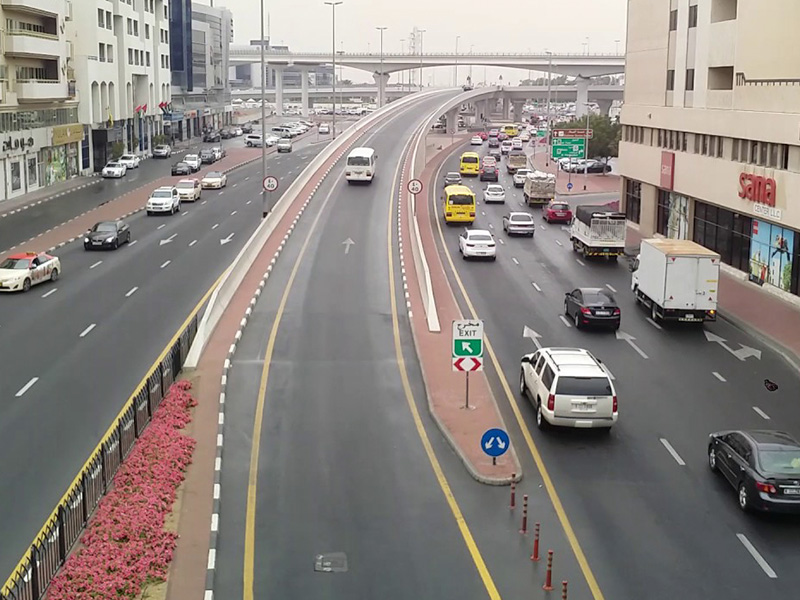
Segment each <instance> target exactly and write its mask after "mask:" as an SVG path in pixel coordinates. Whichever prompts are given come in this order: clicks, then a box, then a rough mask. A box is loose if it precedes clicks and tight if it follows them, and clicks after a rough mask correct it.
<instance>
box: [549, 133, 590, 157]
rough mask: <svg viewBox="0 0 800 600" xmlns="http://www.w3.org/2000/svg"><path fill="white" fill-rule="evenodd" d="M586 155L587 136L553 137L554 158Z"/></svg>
mask: <svg viewBox="0 0 800 600" xmlns="http://www.w3.org/2000/svg"><path fill="white" fill-rule="evenodd" d="M585 155H586V139H585V138H557V137H554V138H553V159H554V160H557V159H559V158H584V157H585Z"/></svg>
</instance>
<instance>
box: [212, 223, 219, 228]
mask: <svg viewBox="0 0 800 600" xmlns="http://www.w3.org/2000/svg"><path fill="white" fill-rule="evenodd" d="M217 227H219V223H214V226H213V227H212V228H211V229H216V228H217Z"/></svg>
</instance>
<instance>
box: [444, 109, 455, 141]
mask: <svg viewBox="0 0 800 600" xmlns="http://www.w3.org/2000/svg"><path fill="white" fill-rule="evenodd" d="M445 117H446V119H447V128H446V129H445V133H447V134H449V135H455V134H456V133H458V108H453V109H450V111H448V112H447V114H446V115H445Z"/></svg>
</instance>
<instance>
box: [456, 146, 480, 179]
mask: <svg viewBox="0 0 800 600" xmlns="http://www.w3.org/2000/svg"><path fill="white" fill-rule="evenodd" d="M458 172H459V173H461V174H462V175H469V176H474V177H477V176H478V175H479V174H480V172H481V157H480V156H478V153H477V152H464V154H462V155H461V166H460V167H459V169H458Z"/></svg>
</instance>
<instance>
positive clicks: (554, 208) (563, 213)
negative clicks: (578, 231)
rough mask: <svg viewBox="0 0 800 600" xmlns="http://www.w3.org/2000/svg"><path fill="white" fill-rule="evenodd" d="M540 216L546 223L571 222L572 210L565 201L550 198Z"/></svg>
mask: <svg viewBox="0 0 800 600" xmlns="http://www.w3.org/2000/svg"><path fill="white" fill-rule="evenodd" d="M542 218H543V219H544V220H545V221H547V222H548V223H572V210H571V209H570V207H569V204H567V203H566V202H562V201H560V200H551V201H550V204H548V205H547V206H545V208H544V210H543V211H542Z"/></svg>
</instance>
